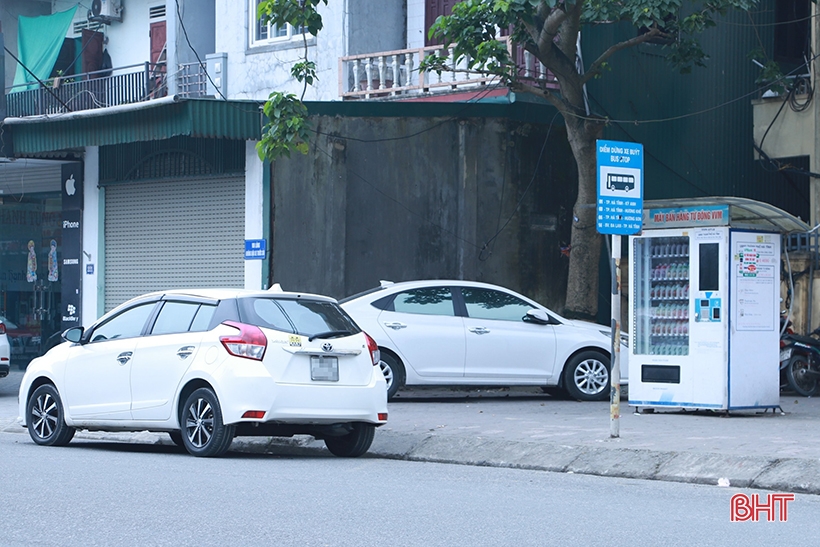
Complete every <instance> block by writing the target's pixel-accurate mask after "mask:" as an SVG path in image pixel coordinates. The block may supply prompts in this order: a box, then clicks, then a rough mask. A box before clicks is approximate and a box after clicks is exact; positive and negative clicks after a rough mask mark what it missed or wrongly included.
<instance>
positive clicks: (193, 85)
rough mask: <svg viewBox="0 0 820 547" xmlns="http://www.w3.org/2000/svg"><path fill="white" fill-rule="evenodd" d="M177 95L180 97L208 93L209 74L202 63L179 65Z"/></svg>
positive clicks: (202, 95) (200, 95) (199, 95)
mask: <svg viewBox="0 0 820 547" xmlns="http://www.w3.org/2000/svg"><path fill="white" fill-rule="evenodd" d="M177 88H178V90H177V95H178V96H180V97H188V98H190V97H204V96H205V95H206V94H207V93H208V74H207V73H206V72H205V68H204V67H203V66H202V64H200V63H198V62H197V63H185V64H181V65H179V72H177Z"/></svg>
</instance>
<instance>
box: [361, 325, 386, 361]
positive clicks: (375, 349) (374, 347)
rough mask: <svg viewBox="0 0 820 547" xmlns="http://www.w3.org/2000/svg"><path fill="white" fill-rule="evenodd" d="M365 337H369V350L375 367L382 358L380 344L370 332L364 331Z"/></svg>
mask: <svg viewBox="0 0 820 547" xmlns="http://www.w3.org/2000/svg"><path fill="white" fill-rule="evenodd" d="M364 337H365V338H366V339H367V351H369V352H370V359H371V360H372V361H373V366H374V367H375V366H376V365H378V364H379V361H381V360H382V356H381V352H380V351H379V345H378V344H377V343H376V341H375V340H373V339H372V338H371V337H370V335H369V334H367V333H364Z"/></svg>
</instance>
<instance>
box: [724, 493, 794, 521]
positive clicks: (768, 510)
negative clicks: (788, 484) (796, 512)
mask: <svg viewBox="0 0 820 547" xmlns="http://www.w3.org/2000/svg"><path fill="white" fill-rule="evenodd" d="M790 501H794V494H768V495H767V496H766V502H765V503H763V502H761V500H760V495H759V494H752V496H751V498H750V497H749V496H747V495H746V494H735V495H734V496H732V499H731V501H730V502H729V506H730V519H731V521H732V522H743V521H747V520H751V521H752V522H758V521H759V520H760V514H761V513H763V514H764V516H765V517H766V521H767V522H776V521H778V520H779V521H780V522H786V521H787V520H789V502H790ZM778 506H779V511H778Z"/></svg>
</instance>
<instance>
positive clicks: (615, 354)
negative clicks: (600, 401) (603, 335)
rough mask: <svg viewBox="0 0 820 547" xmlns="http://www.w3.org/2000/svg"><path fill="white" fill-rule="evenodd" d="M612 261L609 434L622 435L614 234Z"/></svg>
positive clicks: (617, 253) (617, 258) (618, 293)
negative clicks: (613, 270) (613, 274)
mask: <svg viewBox="0 0 820 547" xmlns="http://www.w3.org/2000/svg"><path fill="white" fill-rule="evenodd" d="M612 261H613V263H614V268H615V279H614V280H613V281H614V282H613V284H612V366H611V367H610V368H611V371H610V374H609V376H610V378H611V380H612V389H611V391H610V393H609V436H610V437H612V438H618V437H620V436H621V422H620V420H621V236H619V235H617V234H614V235H613V236H612Z"/></svg>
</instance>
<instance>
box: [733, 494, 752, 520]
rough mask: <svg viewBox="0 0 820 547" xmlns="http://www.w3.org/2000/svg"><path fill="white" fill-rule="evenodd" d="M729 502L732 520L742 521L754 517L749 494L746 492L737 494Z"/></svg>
mask: <svg viewBox="0 0 820 547" xmlns="http://www.w3.org/2000/svg"><path fill="white" fill-rule="evenodd" d="M729 503H730V505H729V506H730V508H731V520H732V522H738V521H741V522H742V521H746V520H749V519H750V518H752V509H751V507H749V496H747V495H746V494H735V495H734V496H732V500H731V501H730V502H729Z"/></svg>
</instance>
